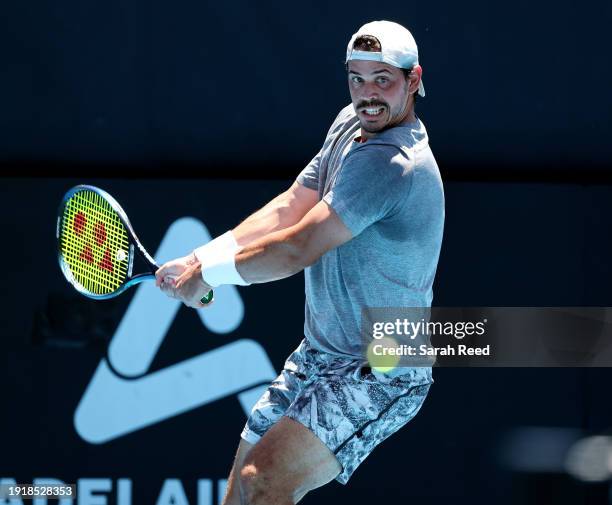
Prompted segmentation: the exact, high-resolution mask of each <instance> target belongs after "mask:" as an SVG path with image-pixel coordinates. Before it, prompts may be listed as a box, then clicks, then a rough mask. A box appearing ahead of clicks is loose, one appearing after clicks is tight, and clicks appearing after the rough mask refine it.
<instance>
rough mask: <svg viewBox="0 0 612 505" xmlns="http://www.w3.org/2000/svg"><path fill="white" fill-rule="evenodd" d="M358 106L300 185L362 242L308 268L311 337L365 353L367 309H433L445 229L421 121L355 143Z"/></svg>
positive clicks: (338, 123) (336, 126) (321, 345)
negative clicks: (316, 194)
mask: <svg viewBox="0 0 612 505" xmlns="http://www.w3.org/2000/svg"><path fill="white" fill-rule="evenodd" d="M359 134H360V126H359V121H358V119H357V117H356V115H355V112H354V109H353V106H352V105H349V106H347V107H345V108H344V109H342V111H340V114H338V117H337V118H336V120H335V121H334V123H333V124H332V126H331V128H330V130H329V132H328V134H327V138H326V139H325V143H324V144H323V147H322V149H321V151H320V152H319V153H318V154H317V155H316V156H315V157H314V159H313V160H312V161H311V162H310V163H309V164H308V165H307V166H306V168H304V170H303V171H302V172H301V173H300V175H299V176H298V178H297V181H298V182H299V183H300V184H302V185H304V186H306V187H307V188H310V189H316V190H318V192H319V199H323V200H325V202H327V203H328V204H329V205H330V206H331V207H332V208H333V209H334V211H335V212H336V213H337V214H338V216H339V217H340V219H341V220H342V222H343V223H344V224H345V225H346V226H347V228H349V230H350V231H351V232H352V235H353V238H352V239H351V240H349V241H348V242H346V243H345V244H343V245H341V246H340V247H337V248H336V249H333V250H331V251H329V252H327V253H326V254H324V255H323V256H321V258H319V260H318V261H317V262H316V263H314V264H313V265H311V266H310V267H308V268H306V270H305V280H306V310H305V312H306V313H305V322H304V334H305V336H306V338H307V339H308V340H309V342H310V343H311V345H312V346H313V347H315V348H318V349H320V350H323V351H325V352H329V353H332V354H337V355H341V356H349V357H352V358H363V353H362V341H361V338H360V327H361V311H362V309H363V308H365V307H429V306H431V301H432V297H433V292H432V284H433V281H434V276H435V273H436V267H437V264H438V257H439V254H440V246H441V242H442V230H443V226H444V192H443V188H442V180H441V178H440V172H439V170H438V165H437V164H436V160H435V159H434V157H433V154H432V152H431V149H430V148H429V143H428V137H427V131H426V130H425V126H424V125H423V123H422V122H421V121H420V120H418V119H417V120H416V121H415V122H413V123H410V124H407V125H403V126H397V127H394V128H390V129H388V130H385V131H382V132H380V133H378V134H376V135H375V136H374V137H372V138H370V139H368V140H367V141H366V142H363V143H361V142H358V141H355V139H356V138H357V137H358V136H359Z"/></svg>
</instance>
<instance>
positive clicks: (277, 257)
mask: <svg viewBox="0 0 612 505" xmlns="http://www.w3.org/2000/svg"><path fill="white" fill-rule="evenodd" d="M315 259H316V258H314V257H313V258H311V257H310V255H309V253H308V248H307V247H306V244H305V241H304V237H297V236H295V235H294V234H293V233H292V230H291V228H289V229H286V230H281V231H279V232H274V233H271V234H268V235H266V236H265V237H263V238H261V239H258V240H255V241H253V242H251V243H250V244H248V245H247V246H245V247H243V248H242V249H241V250H240V251H239V252H238V253H237V254H236V256H235V265H236V270H237V271H238V273H239V274H240V276H241V277H242V278H243V279H244V280H245V281H246V282H248V283H249V284H256V283H262V282H269V281H274V280H278V279H284V278H285V277H289V276H291V275H293V274H296V273H298V272H301V271H302V270H303V269H304V268H306V267H307V266H309V265H310V264H312V263H313V262H314V261H315Z"/></svg>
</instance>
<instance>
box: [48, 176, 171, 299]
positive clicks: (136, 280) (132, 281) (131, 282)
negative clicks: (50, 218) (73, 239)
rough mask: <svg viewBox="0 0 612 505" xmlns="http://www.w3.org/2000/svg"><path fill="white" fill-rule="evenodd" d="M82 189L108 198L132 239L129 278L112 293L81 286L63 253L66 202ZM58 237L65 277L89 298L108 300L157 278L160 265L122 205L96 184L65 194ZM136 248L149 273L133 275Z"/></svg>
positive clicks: (58, 253) (59, 216) (79, 187)
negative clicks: (62, 231)
mask: <svg viewBox="0 0 612 505" xmlns="http://www.w3.org/2000/svg"><path fill="white" fill-rule="evenodd" d="M80 191H91V192H93V193H96V194H98V195H99V196H101V197H102V198H104V200H106V202H108V204H109V205H110V206H111V207H112V209H113V210H114V211H115V212H116V213H117V215H118V216H119V220H120V221H121V223H122V224H123V225H124V226H125V229H126V231H127V234H128V239H129V241H130V259H129V265H128V272H127V276H128V279H126V281H125V282H124V283H123V284H121V286H119V287H118V288H117V289H116V290H115V291H113V292H112V293H106V294H102V295H97V294H94V293H91V292H90V291H88V290H86V289H84V288H83V286H81V285H80V283H78V282H77V281H76V279H75V278H74V275H73V274H72V271H71V270H70V267H69V266H68V264H67V263H66V262H65V261H64V257H63V254H62V245H61V241H60V234H61V223H62V219H63V217H64V210H65V209H66V204H67V202H68V200H70V199H71V198H72V197H73V196H74V195H75V194H76V193H78V192H80ZM56 238H57V258H58V261H59V265H60V268H61V269H62V272H63V274H64V277H66V279H67V280H68V282H70V284H72V286H74V288H75V289H76V290H77V291H78V292H79V293H81V294H83V295H85V296H87V297H88V298H92V299H94V300H107V299H109V298H114V297H116V296H119V295H120V294H121V293H123V292H124V291H125V290H126V289H129V288H130V287H132V286H135V285H136V284H140V283H141V282H143V281H147V280H151V279H155V271H156V270H157V269H158V268H159V265H157V263H156V262H155V260H154V259H153V258H152V257H151V255H150V254H149V253H148V252H147V250H146V249H145V248H144V247H143V246H142V244H141V243H140V240H138V237H137V236H136V233H135V232H134V229H133V228H132V224H131V223H130V220H129V219H128V217H127V214H126V213H125V211H124V210H123V209H122V208H121V205H119V203H118V202H117V200H115V199H114V198H113V197H112V196H111V195H109V194H108V193H107V192H106V191H104V190H103V189H100V188H97V187H95V186H89V185H87V184H80V185H78V186H75V187H74V188H72V189H70V190H68V192H67V193H66V194H65V195H64V198H63V199H62V201H61V203H60V205H59V208H58V212H57V227H56ZM134 246H135V247H134ZM135 250H137V251H138V253H139V254H140V256H141V258H142V259H143V260H144V261H145V263H147V264H148V266H149V268H150V271H149V272H148V273H140V274H136V275H134V276H132V269H133V267H134V253H135Z"/></svg>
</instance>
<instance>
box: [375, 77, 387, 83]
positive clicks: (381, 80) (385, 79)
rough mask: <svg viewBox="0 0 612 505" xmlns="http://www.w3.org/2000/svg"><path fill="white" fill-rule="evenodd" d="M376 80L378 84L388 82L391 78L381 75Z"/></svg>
mask: <svg viewBox="0 0 612 505" xmlns="http://www.w3.org/2000/svg"><path fill="white" fill-rule="evenodd" d="M376 82H377V83H378V84H387V83H388V82H389V79H388V78H387V77H383V76H380V77H377V78H376Z"/></svg>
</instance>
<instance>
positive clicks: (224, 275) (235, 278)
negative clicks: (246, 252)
mask: <svg viewBox="0 0 612 505" xmlns="http://www.w3.org/2000/svg"><path fill="white" fill-rule="evenodd" d="M235 256H236V252H235V251H230V250H226V251H223V252H221V253H220V254H217V255H216V256H207V257H206V258H205V259H204V261H203V262H202V279H204V282H205V283H206V284H208V285H209V286H210V287H213V288H216V287H218V286H221V285H222V284H237V285H239V286H248V285H249V284H251V283H250V282H247V281H245V280H244V279H243V278H242V276H241V275H240V274H239V273H238V270H236V261H235Z"/></svg>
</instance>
